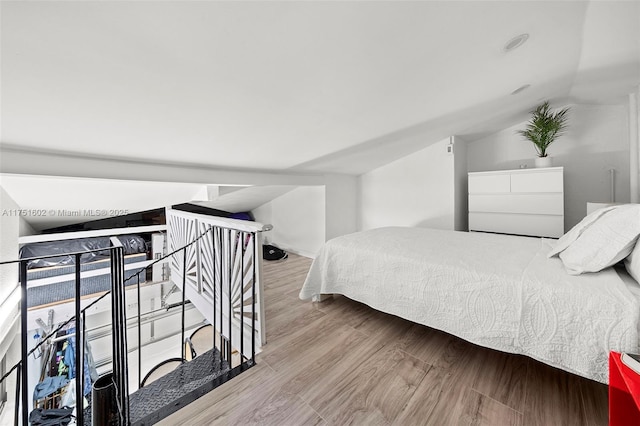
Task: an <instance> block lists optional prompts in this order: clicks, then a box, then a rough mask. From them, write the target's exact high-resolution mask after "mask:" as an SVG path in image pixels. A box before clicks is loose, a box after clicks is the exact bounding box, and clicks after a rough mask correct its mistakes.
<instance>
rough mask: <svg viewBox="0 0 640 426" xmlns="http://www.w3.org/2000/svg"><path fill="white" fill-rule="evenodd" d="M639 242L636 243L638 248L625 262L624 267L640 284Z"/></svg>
mask: <svg viewBox="0 0 640 426" xmlns="http://www.w3.org/2000/svg"><path fill="white" fill-rule="evenodd" d="M638 241H640V240H638ZM638 241H636V247H635V248H634V249H633V251H632V252H631V254H630V255H629V256H627V258H626V259H625V260H624V266H625V267H626V268H627V272H629V275H631V276H632V277H633V279H635V280H636V281H638V284H640V243H639V242H638Z"/></svg>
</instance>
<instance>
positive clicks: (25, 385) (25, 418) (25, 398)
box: [20, 260, 29, 426]
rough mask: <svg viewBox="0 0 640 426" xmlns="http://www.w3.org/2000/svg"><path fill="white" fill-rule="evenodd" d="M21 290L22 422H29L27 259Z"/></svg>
mask: <svg viewBox="0 0 640 426" xmlns="http://www.w3.org/2000/svg"><path fill="white" fill-rule="evenodd" d="M20 291H21V293H22V298H21V299H20V327H21V330H20V332H21V333H20V334H21V338H20V340H21V348H22V371H21V372H20V376H21V377H20V378H21V381H22V424H23V425H25V426H26V425H28V424H29V375H28V374H27V372H28V371H29V368H28V366H27V357H28V356H29V355H28V354H27V349H28V348H27V332H28V330H27V327H28V326H27V313H28V312H27V308H28V305H27V262H26V261H25V260H22V261H20Z"/></svg>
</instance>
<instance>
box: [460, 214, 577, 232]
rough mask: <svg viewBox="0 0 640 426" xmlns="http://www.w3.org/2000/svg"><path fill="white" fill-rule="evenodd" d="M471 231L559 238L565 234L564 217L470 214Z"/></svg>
mask: <svg viewBox="0 0 640 426" xmlns="http://www.w3.org/2000/svg"><path fill="white" fill-rule="evenodd" d="M469 230H470V231H488V232H501V233H504V234H517V235H531V236H536V237H551V238H559V237H561V236H562V234H563V233H564V216H555V215H534V214H511V213H469Z"/></svg>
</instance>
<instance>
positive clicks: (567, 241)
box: [547, 206, 620, 258]
mask: <svg viewBox="0 0 640 426" xmlns="http://www.w3.org/2000/svg"><path fill="white" fill-rule="evenodd" d="M618 207H620V206H610V207H605V208H602V209H598V210H596V211H593V212H591V213H590V214H588V215H587V216H586V217H585V218H584V219H582V220H581V221H580V223H578V224H577V225H576V226H574V227H573V228H571V229H570V230H569V232H567V233H566V234H564V235H563V236H562V237H560V239H559V240H558V242H557V243H556V245H555V247H553V250H551V251H550V252H549V254H548V255H547V257H548V258H552V257H553V256H555V255H557V254H559V253H560V252H561V251H563V250H564V249H566V248H567V247H569V246H570V245H571V243H573V242H574V241H575V240H577V239H578V237H579V236H580V235H581V234H582V233H583V232H584V231H585V230H586V229H587V228H588V227H589V226H591V225H592V224H593V223H594V222H595V221H596V220H598V219H599V218H600V217H601V216H603V215H604V214H605V213H608V212H610V211H611V210H614V209H616V208H618Z"/></svg>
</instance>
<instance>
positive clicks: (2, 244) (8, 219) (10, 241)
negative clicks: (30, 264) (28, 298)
mask: <svg viewBox="0 0 640 426" xmlns="http://www.w3.org/2000/svg"><path fill="white" fill-rule="evenodd" d="M19 209H20V207H19V206H18V204H16V202H15V201H14V200H13V198H11V197H10V196H9V194H7V192H6V191H5V190H4V188H3V187H2V186H0V230H1V231H0V234H1V235H2V238H0V260H3V261H6V260H15V259H17V258H18V237H19V236H20V222H21V218H20V216H19V215H18V212H17V210H19ZM17 283H18V266H17V265H3V266H0V303H1V302H2V301H3V300H4V299H5V298H6V297H7V295H8V294H9V293H10V292H11V290H13V288H14V287H15V286H16V284H17Z"/></svg>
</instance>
